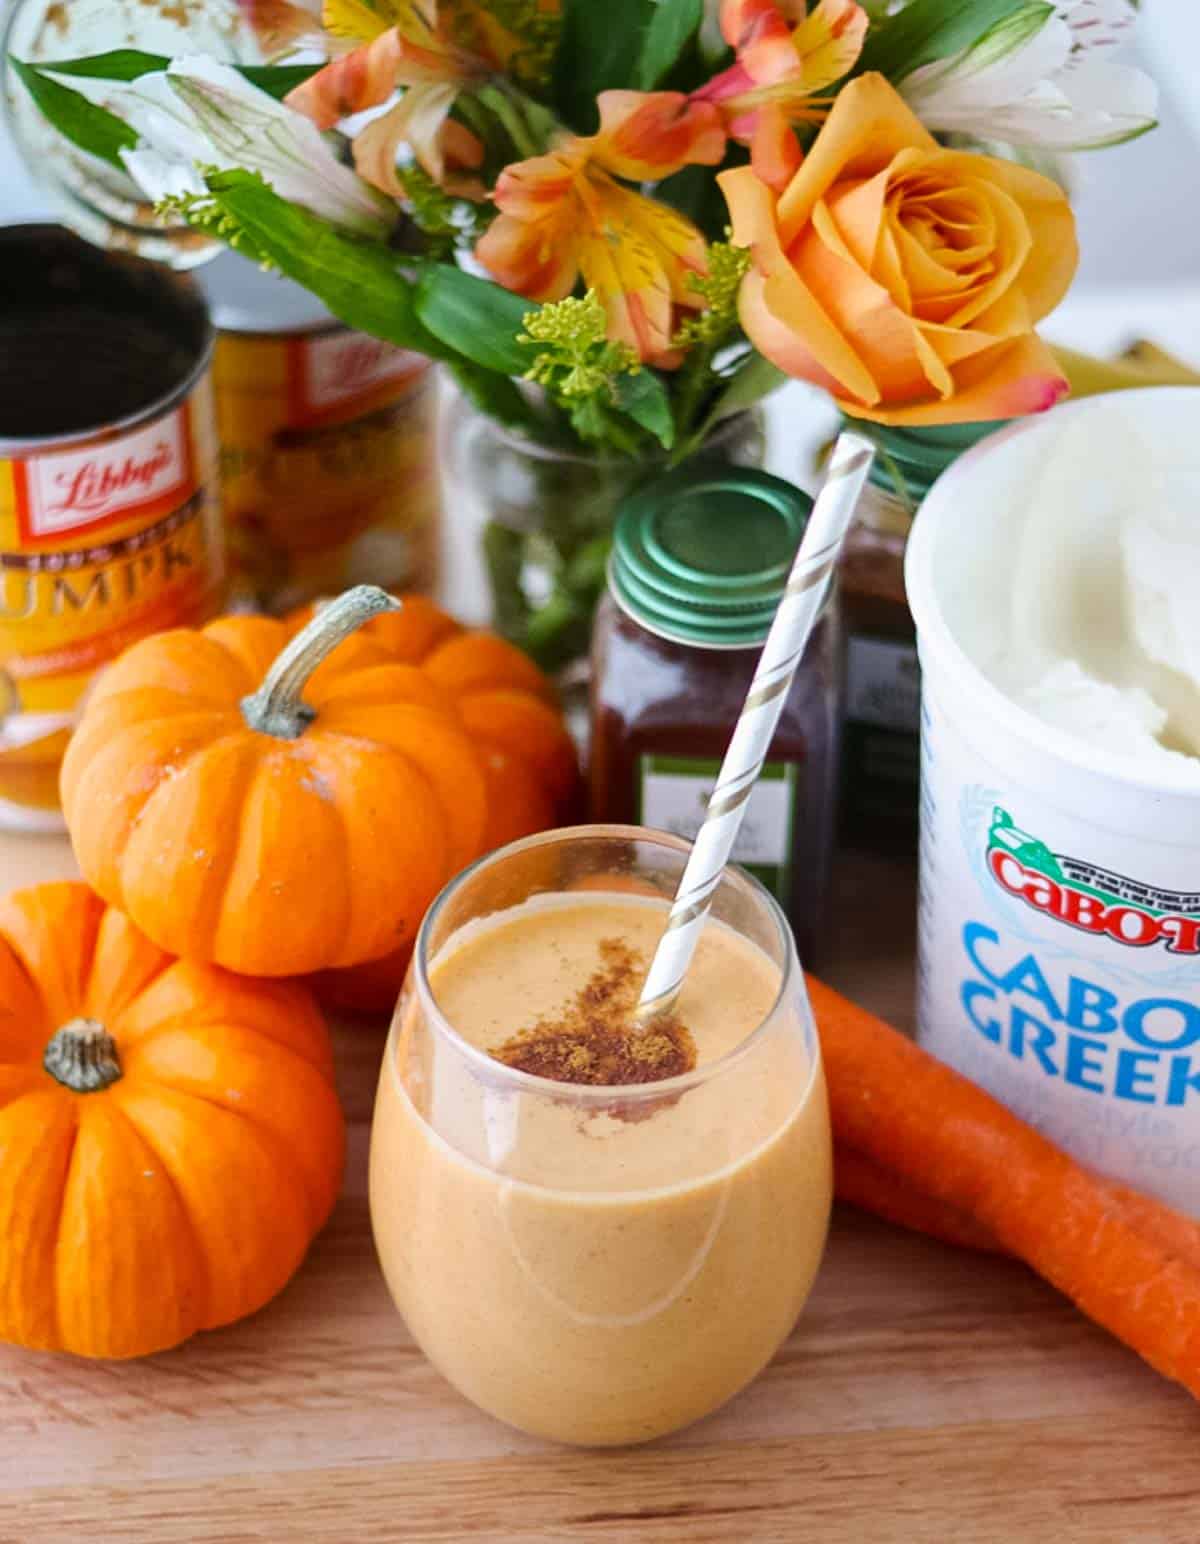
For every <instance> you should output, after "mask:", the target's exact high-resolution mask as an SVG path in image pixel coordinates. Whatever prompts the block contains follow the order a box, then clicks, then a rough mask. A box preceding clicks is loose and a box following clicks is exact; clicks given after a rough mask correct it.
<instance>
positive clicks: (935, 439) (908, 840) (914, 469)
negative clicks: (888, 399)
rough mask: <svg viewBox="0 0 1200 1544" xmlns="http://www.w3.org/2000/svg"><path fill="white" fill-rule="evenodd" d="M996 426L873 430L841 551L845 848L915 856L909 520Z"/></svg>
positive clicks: (916, 747) (916, 753)
mask: <svg viewBox="0 0 1200 1544" xmlns="http://www.w3.org/2000/svg"><path fill="white" fill-rule="evenodd" d="M1000 427H1002V425H1001V424H999V423H967V424H949V425H941V426H939V427H937V428H933V429H892V428H887V429H876V431H875V438H876V439H877V442H878V453H877V455H876V457H875V462H874V465H873V466H872V468H871V478H870V482H869V483H868V485H867V487H866V489H865V490H864V492H863V496H862V498H861V499H860V500H859V504H858V509H857V511H856V512H855V517H854V521H853V523H852V525H851V527H850V530H849V533H848V534H847V537H846V543H845V546H844V547H843V549H842V558H841V564H840V588H841V601H842V616H843V618H844V621H845V628H846V721H845V727H844V732H843V763H842V788H841V830H842V836H843V839H844V840H845V842H846V843H847V845H849V846H852V847H862V848H868V849H873V850H876V851H892V852H913V853H915V852H916V848H917V806H918V790H919V787H920V781H921V672H920V667H919V665H918V663H917V635H916V628H915V627H914V625H913V619H912V614H911V612H910V611H909V609H908V598H907V595H906V594H905V589H904V553H905V548H906V547H907V545H908V533H909V531H910V530H911V529H912V523H913V517H914V515H915V513H916V511H917V508H918V507H919V505H920V503H921V501H922V499H924V497H925V495H926V494H927V493H928V492H929V489H930V488H931V487H932V485H933V483H934V482H935V481H936V480H937V478H938V477H940V476H941V474H942V473H943V472H944V471H945V470H946V468H947V467H948V466H949V465H950V464H951V462H953V461H955V460H956V459H957V458H958V457H959V456H960V455H962V454H963V452H964V451H966V450H969V449H970V447H971V446H972V445H974V444H975V442H976V441H977V440H979V439H981V438H982V437H983V436H984V435H986V434H988V433H990V432H991V431H992V430H993V429H998V428H1000Z"/></svg>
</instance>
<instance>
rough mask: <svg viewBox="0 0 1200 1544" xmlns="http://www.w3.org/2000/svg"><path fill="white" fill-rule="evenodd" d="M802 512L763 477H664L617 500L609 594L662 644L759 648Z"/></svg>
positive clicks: (800, 529)
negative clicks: (659, 638) (666, 639)
mask: <svg viewBox="0 0 1200 1544" xmlns="http://www.w3.org/2000/svg"><path fill="white" fill-rule="evenodd" d="M811 509H812V500H811V499H810V498H809V497H808V495H807V494H805V493H802V492H801V491H800V489H799V488H795V487H793V486H792V485H791V483H786V482H784V481H782V479H780V478H778V477H771V476H769V475H768V474H767V473H766V472H756V471H749V470H743V469H742V468H722V469H719V470H717V469H714V468H711V467H707V468H699V469H694V470H690V471H688V470H685V471H680V472H673V473H670V474H669V475H668V476H666V477H662V478H659V479H657V480H656V481H655V482H652V483H648V484H647V485H646V486H645V487H643V488H640V489H639V490H638V492H637V493H635V494H632V495H631V496H630V497H629V498H627V499H625V500H624V501H623V502H622V504H621V506H620V508H619V510H618V512H617V522H616V531H615V536H614V543H613V555H612V561H611V563H610V565H609V588H610V589H611V590H612V593H613V595H614V597H615V598H616V600H617V602H618V604H619V605H620V606H621V607H622V608H623V609H624V610H625V611H627V612H628V613H629V615H630V616H632V617H633V618H634V620H635V621H637V622H640V623H641V624H642V626H644V627H646V628H649V630H650V631H651V632H654V633H658V634H660V635H661V636H662V637H664V638H670V639H673V640H675V641H676V642H679V643H690V644H699V645H701V646H704V647H708V648H745V647H748V646H750V645H753V644H757V643H761V642H762V641H763V639H764V638H765V637H766V635H767V630H768V629H769V627H770V625H771V619H772V617H773V616H774V615H775V611H776V608H777V607H778V605H779V600H780V597H781V596H782V594H783V591H784V588H785V586H786V584H787V576H788V573H789V571H790V569H791V566H792V560H793V559H794V557H795V555H796V548H797V547H798V546H799V545H800V538H801V536H802V535H803V534H804V526H805V522H806V521H807V519H808V516H809V512H810V510H811Z"/></svg>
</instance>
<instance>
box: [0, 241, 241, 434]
mask: <svg viewBox="0 0 1200 1544" xmlns="http://www.w3.org/2000/svg"><path fill="white" fill-rule="evenodd" d="M5 229H6V230H7V231H9V232H13V231H37V232H41V233H43V234H46V233H55V234H63V235H68V236H73V237H74V238H75V240H77V241H84V240H85V238H84V237H82V236H79V235H78V234H77V233H75V232H73V231H72V230H71V228H70V227H69V226H65V225H59V224H55V223H54V222H53V221H49V220H19V221H15V222H14V223H13V224H11V225H9V226H7V227H6V228H5ZM0 241H2V237H0ZM88 245H92V243H88ZM95 250H96V251H97V252H98V254H99V255H100V256H101V257H104V256H110V255H113V254H109V253H106V252H105V250H104V249H103V248H96V249H95ZM142 261H143V262H149V259H142ZM151 266H152V267H154V268H158V269H159V270H160V273H161V275H162V277H163V278H164V280H169V281H170V282H174V283H181V284H189V285H193V286H194V287H195V290H196V300H197V302H198V304H197V315H198V316H200V315H202V316H203V327H204V332H203V341H202V342H201V344H200V347H199V350H198V352H197V355H196V359H195V361H194V363H193V364H192V366H191V367H190V369H189V370H188V372H187V374H186V375H185V376H183V377H182V378H181V379H180V381H179V382H178V383H177V384H176V385H175V386H173V387H172V388H171V390H170V391H169V392H168V393H167V394H166V395H165V396H162V397H156V398H155V399H154V401H153V402H150V403H147V405H146V406H145V407H142V408H138V409H137V410H136V411H135V412H132V413H126V414H125V416H124V417H123V418H114V419H109V420H107V421H104V422H101V423H97V424H94V425H92V426H91V427H90V428H87V429H75V430H71V431H69V432H67V433H60V434H45V435H25V436H20V437H17V436H11V437H10V436H6V435H3V434H0V456H3V457H5V458H6V459H13V460H16V459H25V458H28V457H29V456H38V455H46V454H48V453H51V452H54V451H58V450H66V449H70V448H71V447H73V446H80V445H88V444H92V443H93V442H95V441H98V440H101V439H111V438H112V437H114V436H115V435H118V434H123V433H125V432H126V431H128V430H130V429H136V428H138V427H140V426H141V425H142V424H147V423H152V422H153V421H154V420H155V419H157V418H162V417H165V416H166V414H167V413H170V412H172V411H173V410H174V409H175V408H177V407H179V406H180V404H181V403H183V402H186V401H187V399H188V398H189V397H190V396H191V395H192V393H193V392H194V391H195V389H196V387H197V385H198V384H199V383H200V381H201V380H202V379H203V378H204V376H205V374H206V373H207V372H208V371H209V370H210V369H211V367H212V361H213V350H214V348H215V347H216V341H217V331H216V328H215V327H214V326H213V320H212V314H211V312H210V310H209V307H208V305H207V303H206V301H205V299H204V295H203V293H202V291H200V288H199V286H198V285H195V281H194V280H192V279H190V278H189V277H188V276H187V275H186V274H183V273H180V272H178V271H176V270H171V269H165V268H162V266H161V265H159V264H151Z"/></svg>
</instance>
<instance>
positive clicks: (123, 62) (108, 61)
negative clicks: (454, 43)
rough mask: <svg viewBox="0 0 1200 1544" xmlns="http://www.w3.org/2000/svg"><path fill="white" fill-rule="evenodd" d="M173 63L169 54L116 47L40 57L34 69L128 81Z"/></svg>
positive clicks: (56, 73)
mask: <svg viewBox="0 0 1200 1544" xmlns="http://www.w3.org/2000/svg"><path fill="white" fill-rule="evenodd" d="M170 62H171V61H170V59H168V58H167V56H166V54H147V53H143V52H142V50H141V49H140V48H113V49H110V50H109V52H108V53H106V54H88V55H87V56H86V58H83V59H54V60H49V61H48V60H45V59H41V60H39V61H38V63H37V65H36V66H31V68H36V69H38V70H39V71H43V70H49V71H51V72H52V73H53V74H55V75H78V76H82V77H83V78H84V79H86V80H127V81H128V80H139V79H140V78H141V77H142V76H143V75H153V74H155V73H156V72H158V71H161V70H165V69H166V67H167V66H168V65H169V64H170Z"/></svg>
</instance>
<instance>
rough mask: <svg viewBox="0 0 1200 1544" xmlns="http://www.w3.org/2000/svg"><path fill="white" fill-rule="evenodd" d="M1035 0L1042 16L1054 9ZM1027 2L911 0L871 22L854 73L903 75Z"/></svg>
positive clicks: (967, 43) (962, 45)
mask: <svg viewBox="0 0 1200 1544" xmlns="http://www.w3.org/2000/svg"><path fill="white" fill-rule="evenodd" d="M1034 3H1036V4H1040V5H1041V6H1042V9H1043V11H1044V12H1045V15H1046V16H1049V15H1050V14H1051V13H1052V12H1053V9H1054V7H1053V6H1052V5H1049V4H1046V3H1044V0H1034ZM1029 6H1030V0H911V3H910V4H909V5H906V6H905V7H904V9H903V10H902V11H897V12H896V14H895V15H894V16H892V17H890V18H889V19H888V20H887V21H885V22H883V23H882V24H881V25H880V26H878V27H872V28H871V31H870V32H869V33H868V34H867V43H866V47H865V48H864V49H863V51H862V53H861V55H860V56H859V60H858V64H857V66H856V67H855V71H854V73H855V74H856V75H861V74H863V73H864V72H865V71H867V70H878V71H879V72H880V73H881V74H883V75H886V76H887V77H888V79H889V80H892V81H901V80H903V79H904V78H905V77H906V76H908V75H911V74H912V72H913V71H914V70H916V69H919V68H920V67H921V65H923V64H932V63H934V61H935V60H938V59H947V58H950V57H951V56H952V55H954V54H958V53H961V52H962V51H963V50H964V49H966V48H971V47H973V46H974V45H975V44H976V43H977V42H978V41H979V39H980V38H981V37H983V35H984V34H985V33H986V32H990V31H991V29H992V28H993V27H995V26H997V25H999V24H1000V23H1001V22H1004V21H1007V20H1008V19H1009V18H1010V17H1011V16H1013V15H1014V13H1016V12H1018V11H1024V10H1028V9H1029Z"/></svg>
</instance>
